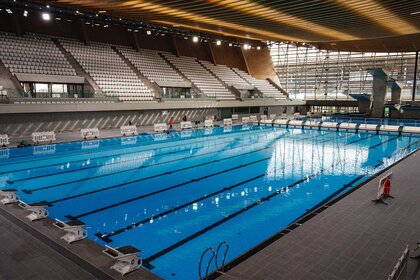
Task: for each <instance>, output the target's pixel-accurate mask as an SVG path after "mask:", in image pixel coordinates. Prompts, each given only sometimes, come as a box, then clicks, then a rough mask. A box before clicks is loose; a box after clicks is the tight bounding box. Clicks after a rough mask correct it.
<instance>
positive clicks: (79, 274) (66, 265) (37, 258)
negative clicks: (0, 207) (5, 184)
mask: <svg viewBox="0 0 420 280" xmlns="http://www.w3.org/2000/svg"><path fill="white" fill-rule="evenodd" d="M0 240H1V245H0V279H1V280H3V279H4V280H14V279H25V280H27V279H31V280H38V279H39V280H49V279H51V280H52V279H54V280H55V279H57V280H58V279H60V280H65V279H69V280H71V279H81V280H83V279H86V280H88V279H89V280H94V279H98V278H96V277H95V276H93V275H92V274H90V273H89V272H87V271H86V270H84V269H82V268H81V267H80V266H78V265H76V264H75V263H73V262H72V261H70V260H69V259H67V258H66V257H64V256H62V255H60V254H59V253H57V252H56V251H55V250H53V249H51V248H50V247H48V246H47V245H45V244H44V243H42V242H41V241H39V240H38V239H36V238H34V237H32V236H31V235H30V234H29V233H27V232H26V231H24V230H23V229H21V228H20V227H18V226H17V225H15V224H14V223H12V222H10V221H9V220H8V219H6V218H4V217H3V216H1V215H0Z"/></svg>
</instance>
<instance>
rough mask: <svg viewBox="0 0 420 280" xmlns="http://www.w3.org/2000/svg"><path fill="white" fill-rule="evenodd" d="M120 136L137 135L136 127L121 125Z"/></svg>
mask: <svg viewBox="0 0 420 280" xmlns="http://www.w3.org/2000/svg"><path fill="white" fill-rule="evenodd" d="M120 129H121V135H123V136H126V135H137V126H135V125H123V126H121V127H120Z"/></svg>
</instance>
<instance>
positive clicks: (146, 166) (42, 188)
mask: <svg viewBox="0 0 420 280" xmlns="http://www.w3.org/2000/svg"><path fill="white" fill-rule="evenodd" d="M280 136H286V135H285V134H281V135H280ZM315 137H317V135H314V136H311V137H306V138H302V139H300V140H307V139H310V138H315ZM279 138H280V137H276V138H275V139H279ZM270 141H272V140H270ZM226 143H227V142H226ZM248 146H249V143H248V144H244V145H240V146H236V147H230V148H226V149H222V150H219V151H211V152H207V153H202V154H196V155H193V156H187V157H184V158H179V159H173V160H169V161H165V162H159V163H154V164H149V165H143V166H139V167H134V168H131V169H125V170H120V171H116V172H113V173H107V174H101V175H96V176H92V177H85V178H82V179H78V180H73V181H67V182H63V183H60V184H55V185H50V186H44V187H39V188H35V189H23V190H21V191H22V192H24V193H26V194H31V193H33V192H36V191H42V190H45V189H51V188H56V187H60V186H64V185H68V184H72V183H77V182H83V181H87V180H91V179H96V178H101V177H105V176H112V175H116V174H120V173H123V172H129V171H133V170H137V169H143V168H148V167H153V166H158V165H162V164H166V163H172V162H176V161H180V160H184V159H190V158H196V157H200V156H205V155H209V154H215V153H219V152H222V151H229V150H234V149H238V148H242V147H248ZM209 163H211V162H209ZM166 173H167V172H166ZM166 173H162V174H160V175H165V174H166ZM58 174H61V173H58ZM53 175H54V174H53ZM48 176H50V175H48ZM42 177H43V176H42ZM12 182H13V181H12ZM14 182H16V181H14ZM9 184H10V183H9Z"/></svg>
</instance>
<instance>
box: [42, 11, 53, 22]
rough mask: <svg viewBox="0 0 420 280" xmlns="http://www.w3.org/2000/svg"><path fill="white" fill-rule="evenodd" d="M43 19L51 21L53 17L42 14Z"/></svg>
mask: <svg viewBox="0 0 420 280" xmlns="http://www.w3.org/2000/svg"><path fill="white" fill-rule="evenodd" d="M42 19H43V20H45V21H49V20H50V19H51V16H50V14H49V13H42Z"/></svg>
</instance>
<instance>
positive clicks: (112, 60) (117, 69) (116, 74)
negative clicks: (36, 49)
mask: <svg viewBox="0 0 420 280" xmlns="http://www.w3.org/2000/svg"><path fill="white" fill-rule="evenodd" d="M61 43H62V45H63V47H64V48H65V49H66V50H67V51H68V52H70V53H71V54H72V55H73V57H74V58H75V59H76V60H77V61H78V62H79V64H80V65H81V66H82V67H83V69H84V70H85V71H86V72H87V73H88V74H89V75H90V76H91V77H92V78H93V79H94V80H95V82H96V83H97V84H98V86H99V88H100V89H101V90H102V91H103V92H104V93H105V94H106V95H107V96H111V97H118V99H119V100H120V101H152V100H153V99H154V95H153V93H152V91H151V90H150V89H149V88H148V87H147V86H146V85H144V84H143V82H142V81H141V80H140V79H139V78H138V77H137V75H136V73H134V72H133V70H132V69H131V68H130V67H129V66H128V65H127V64H126V63H125V62H124V61H123V60H122V59H121V57H120V56H119V55H118V54H117V53H116V52H115V51H114V50H113V49H112V46H111V45H108V44H102V43H91V45H89V46H87V45H84V44H83V43H81V42H77V41H73V40H68V39H62V40H61Z"/></svg>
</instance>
